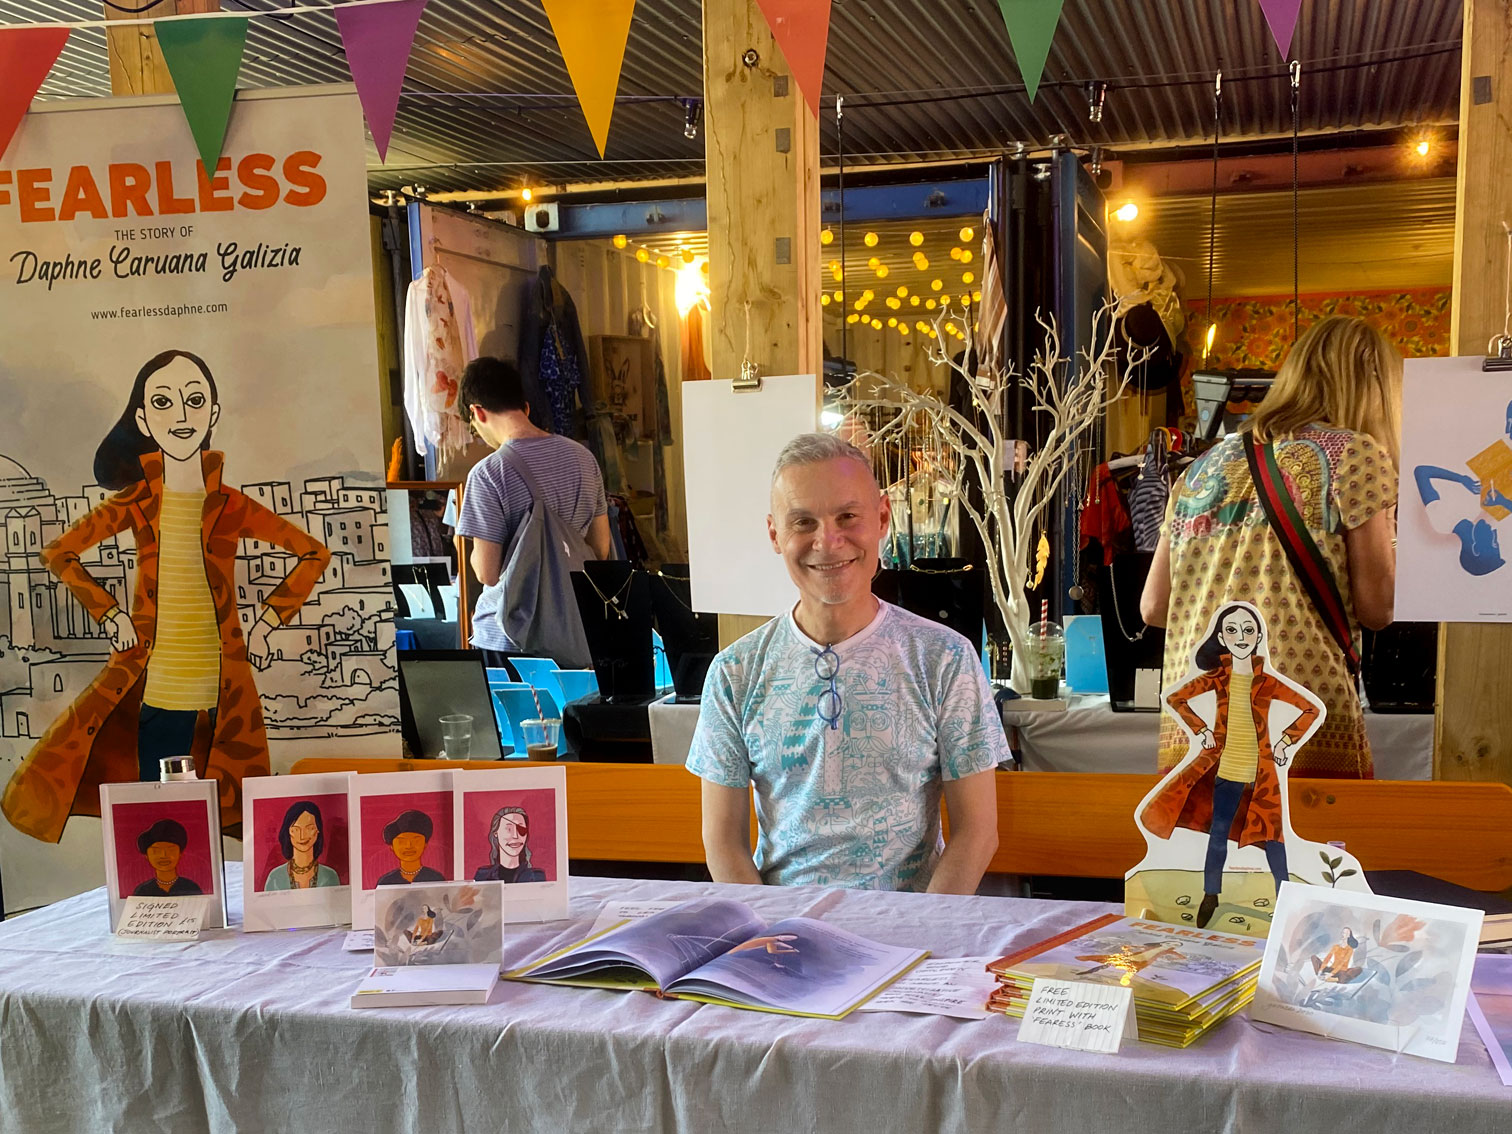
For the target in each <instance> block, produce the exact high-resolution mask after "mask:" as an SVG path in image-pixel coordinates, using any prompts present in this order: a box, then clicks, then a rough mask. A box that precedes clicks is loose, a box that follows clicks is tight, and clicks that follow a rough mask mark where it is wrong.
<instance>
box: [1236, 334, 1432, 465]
mask: <svg viewBox="0 0 1512 1134" xmlns="http://www.w3.org/2000/svg"><path fill="white" fill-rule="evenodd" d="M1248 424H1249V427H1250V428H1251V429H1253V430H1254V432H1255V440H1257V441H1260V442H1266V441H1275V440H1277V439H1278V438H1281V437H1292V436H1295V435H1296V434H1297V433H1299V432H1301V431H1302V430H1304V429H1306V428H1307V427H1308V426H1309V425H1313V424H1321V425H1331V426H1334V427H1335V428H1338V429H1352V430H1354V431H1355V432H1356V433H1368V434H1370V436H1372V437H1374V438H1375V439H1376V440H1377V441H1379V442H1380V443H1381V444H1382V445H1383V446H1385V448H1386V451H1387V452H1388V453H1390V454H1391V459H1392V462H1393V463H1396V464H1400V456H1401V452H1400V450H1401V435H1402V356H1401V355H1400V354H1398V353H1397V352H1396V349H1395V348H1394V347H1393V346H1392V345H1391V344H1390V343H1389V342H1387V341H1386V337H1385V336H1384V335H1382V334H1381V332H1380V331H1378V330H1376V329H1375V328H1374V327H1372V326H1371V325H1370V324H1369V323H1367V322H1366V321H1365V320H1364V319H1359V318H1355V317H1353V316H1345V315H1330V316H1329V317H1328V318H1326V319H1321V320H1319V321H1318V322H1317V323H1314V324H1313V325H1312V326H1311V327H1309V328H1308V329H1307V330H1306V331H1305V332H1304V333H1303V335H1302V337H1301V338H1300V339H1298V340H1297V341H1296V343H1295V344H1294V345H1293V346H1292V348H1291V351H1290V352H1289V353H1288V354H1287V356H1286V360H1285V361H1284V362H1282V363H1281V369H1280V370H1279V371H1278V372H1277V373H1276V381H1275V384H1274V385H1273V386H1272V387H1271V389H1270V392H1269V393H1268V394H1266V395H1265V400H1264V401H1263V402H1261V403H1260V407H1259V408H1258V409H1257V410H1255V412H1254V414H1253V416H1251V418H1250V420H1249V423H1248Z"/></svg>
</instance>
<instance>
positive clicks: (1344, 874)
mask: <svg viewBox="0 0 1512 1134" xmlns="http://www.w3.org/2000/svg"><path fill="white" fill-rule="evenodd" d="M1358 873H1359V871H1358V870H1356V869H1355V868H1354V867H1352V866H1351V867H1350V868H1349V869H1348V870H1341V871H1339V877H1340V878H1348V877H1349V876H1350V875H1351V874H1358Z"/></svg>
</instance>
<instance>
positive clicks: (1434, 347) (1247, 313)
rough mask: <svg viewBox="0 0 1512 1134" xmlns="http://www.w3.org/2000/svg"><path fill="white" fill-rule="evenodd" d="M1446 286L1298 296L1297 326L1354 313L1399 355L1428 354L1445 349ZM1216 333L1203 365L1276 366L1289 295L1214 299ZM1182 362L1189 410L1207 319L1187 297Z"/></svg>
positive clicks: (1288, 330) (1201, 304)
mask: <svg viewBox="0 0 1512 1134" xmlns="http://www.w3.org/2000/svg"><path fill="white" fill-rule="evenodd" d="M1449 297H1450V289H1449V288H1421V289H1418V290H1416V291H1383V292H1371V293H1367V294H1364V295H1304V296H1302V315H1301V329H1302V330H1304V331H1305V330H1307V328H1308V327H1309V326H1310V325H1311V324H1312V323H1314V322H1315V321H1317V320H1318V319H1320V318H1322V317H1323V316H1325V315H1359V316H1361V317H1363V318H1365V319H1367V320H1369V321H1370V322H1371V323H1373V324H1374V325H1375V326H1376V327H1378V328H1380V330H1381V332H1382V333H1383V334H1385V336H1386V338H1387V339H1389V340H1390V341H1391V343H1392V344H1393V345H1394V346H1395V347H1396V348H1397V350H1399V351H1401V352H1402V356H1403V357H1404V358H1434V357H1437V356H1439V355H1444V354H1448V353H1449V349H1450V348H1449ZM1213 307H1214V309H1215V311H1216V313H1217V317H1218V334H1217V337H1216V339H1215V340H1214V342H1213V353H1212V354H1211V355H1210V356H1209V357H1208V360H1207V363H1206V365H1207V366H1209V367H1212V368H1213V369H1216V370H1230V369H1251V368H1258V369H1265V370H1274V369H1275V368H1276V367H1278V366H1280V365H1281V360H1282V359H1283V358H1285V357H1286V351H1287V349H1288V348H1289V347H1290V346H1291V341H1292V311H1291V297H1290V296H1269V297H1265V298H1259V299H1215V300H1214V301H1213ZM1186 308H1187V331H1186V342H1185V344H1184V346H1183V347H1182V349H1183V351H1184V352H1185V354H1186V357H1187V360H1188V361H1187V364H1186V366H1185V368H1184V370H1183V373H1182V376H1181V393H1182V401H1183V402H1184V403H1185V408H1186V412H1187V413H1193V414H1194V413H1195V412H1196V405H1195V403H1194V402H1193V400H1192V383H1191V373H1192V369H1193V366H1194V364H1195V362H1196V360H1198V359H1201V357H1202V342H1203V338H1204V336H1206V334H1207V328H1208V323H1209V319H1208V316H1207V303H1206V302H1205V301H1203V300H1193V301H1189V302H1188V303H1187V305H1186Z"/></svg>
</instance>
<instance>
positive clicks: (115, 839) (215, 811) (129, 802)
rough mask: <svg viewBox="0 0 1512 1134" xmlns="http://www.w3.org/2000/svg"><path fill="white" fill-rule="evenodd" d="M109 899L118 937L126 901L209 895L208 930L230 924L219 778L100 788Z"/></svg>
mask: <svg viewBox="0 0 1512 1134" xmlns="http://www.w3.org/2000/svg"><path fill="white" fill-rule="evenodd" d="M100 819H101V823H102V825H103V828H104V835H105V893H106V897H107V898H108V899H109V902H110V930H111V932H112V933H114V932H115V930H116V927H117V926H118V925H119V924H120V921H121V915H122V913H124V912H125V909H126V900H127V899H128V898H132V897H138V898H194V897H199V896H200V895H209V896H210V897H211V898H212V899H213V900H212V901H211V902H210V903H209V904H208V906H207V908H206V910H205V919H204V923H203V928H205V929H221V928H224V927H225V924H226V882H225V876H224V870H223V864H222V861H221V837H220V830H221V827H220V797H219V794H218V791H217V784H216V781H215V780H183V781H179V782H175V783H135V784H102V785H100Z"/></svg>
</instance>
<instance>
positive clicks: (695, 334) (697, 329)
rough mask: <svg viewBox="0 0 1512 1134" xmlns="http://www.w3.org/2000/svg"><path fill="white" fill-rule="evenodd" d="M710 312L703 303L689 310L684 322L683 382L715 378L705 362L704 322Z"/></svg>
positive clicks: (696, 304)
mask: <svg viewBox="0 0 1512 1134" xmlns="http://www.w3.org/2000/svg"><path fill="white" fill-rule="evenodd" d="M707 316H708V311H707V310H706V309H705V308H704V305H703V304H702V303H695V304H694V305H693V306H692V307H690V308H689V309H688V313H687V314H686V315H684V316H683V321H682V380H683V381H684V382H702V381H704V380H706V379H709V378H712V377H714V375H713V374H712V373H711V372H710V371H709V366H708V363H707V362H705V361H704V320H705V319H706V318H707Z"/></svg>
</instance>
